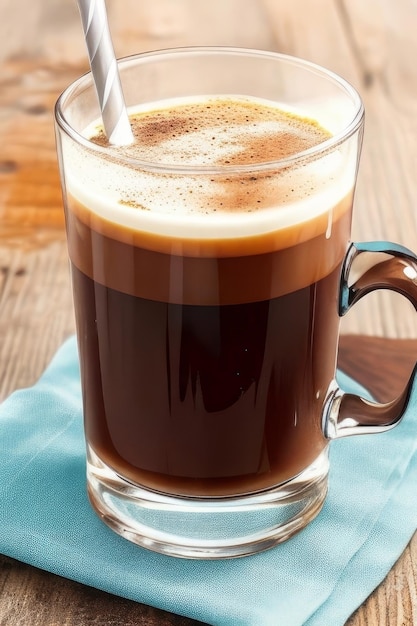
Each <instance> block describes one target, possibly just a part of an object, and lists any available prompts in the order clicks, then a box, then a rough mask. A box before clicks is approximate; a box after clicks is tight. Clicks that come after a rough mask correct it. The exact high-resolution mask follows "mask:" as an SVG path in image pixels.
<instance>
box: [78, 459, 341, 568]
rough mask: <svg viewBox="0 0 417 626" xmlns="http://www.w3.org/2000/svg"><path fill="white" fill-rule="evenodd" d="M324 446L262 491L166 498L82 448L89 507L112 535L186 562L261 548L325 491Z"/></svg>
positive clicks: (304, 519) (293, 528)
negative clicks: (306, 463)
mask: <svg viewBox="0 0 417 626" xmlns="http://www.w3.org/2000/svg"><path fill="white" fill-rule="evenodd" d="M328 469H329V463H328V454H327V449H326V450H324V451H323V452H322V454H321V455H320V456H319V457H318V458H317V459H316V460H315V462H314V463H312V464H311V465H310V466H309V467H308V468H307V469H305V470H304V471H303V472H302V473H301V474H299V475H298V476H296V477H295V478H293V479H292V480H289V481H287V482H285V483H283V484H281V485H278V486H276V487H274V488H271V489H269V490H264V491H260V492H257V493H251V494H248V495H243V496H241V495H239V496H233V497H219V498H200V499H199V498H194V497H192V498H191V497H188V498H187V497H179V496H170V495H166V494H163V493H158V492H155V491H152V490H150V489H146V488H143V487H139V486H138V485H135V484H133V483H131V482H128V481H126V480H124V479H123V478H121V477H120V476H119V475H118V474H116V473H115V472H114V471H113V470H112V469H111V468H109V467H108V466H106V465H105V464H104V463H103V462H102V461H101V459H99V457H98V456H97V455H96V454H95V452H94V451H93V450H92V449H91V448H89V449H88V462H87V484H88V494H89V498H90V501H91V504H92V506H93V508H94V509H95V510H96V511H97V513H98V514H99V516H100V517H101V518H102V519H103V521H104V522H105V523H106V524H107V525H108V526H110V528H112V529H113V530H114V531H115V532H117V533H118V534H120V535H122V536H123V537H125V538H126V539H128V540H129V541H132V542H133V543H136V544H138V545H140V546H142V547H144V548H148V549H149V550H153V551H156V552H160V553H162V554H167V555H171V556H177V557H183V558H191V559H221V558H231V557H239V556H246V555H249V554H255V553H257V552H261V551H263V550H267V549H268V548H271V547H273V546H275V545H276V544H278V543H281V542H282V541H286V540H287V539H289V538H290V537H291V536H292V535H294V534H295V533H297V532H298V531H300V530H301V529H302V528H304V527H305V526H306V525H307V524H308V523H309V522H310V521H311V520H313V519H314V518H315V517H316V515H317V514H318V513H319V511H320V509H321V508H322V506H323V503H324V499H325V497H326V493H327V476H328Z"/></svg>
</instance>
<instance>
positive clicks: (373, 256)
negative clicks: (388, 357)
mask: <svg viewBox="0 0 417 626" xmlns="http://www.w3.org/2000/svg"><path fill="white" fill-rule="evenodd" d="M376 289H390V290H391V291H396V292H398V293H401V294H402V295H403V296H405V297H406V298H408V300H410V302H411V303H412V305H413V306H414V308H415V309H416V311H417V256H416V255H415V254H414V253H413V252H411V251H410V250H408V249H407V248H404V247H403V246H400V245H398V244H395V243H390V242H388V241H373V242H366V243H353V244H351V246H350V248H349V250H348V252H347V255H346V258H345V262H344V265H343V270H342V276H341V285H340V299H339V314H340V315H341V316H342V315H345V313H347V311H348V310H349V309H350V307H351V306H353V305H354V304H355V303H356V302H357V301H358V300H360V298H362V297H363V296H365V295H366V294H367V293H370V292H371V291H375V290H376ZM416 376H417V364H416V366H415V367H414V370H413V373H412V375H411V377H410V380H409V381H408V383H407V385H406V387H405V389H404V391H403V392H402V393H401V394H400V395H399V396H398V398H396V399H395V400H392V401H391V402H387V403H386V404H379V403H377V402H371V401H369V400H366V399H365V398H361V397H360V396H357V395H355V394H352V393H346V392H344V391H343V390H342V389H340V387H339V386H338V385H337V383H336V382H333V383H332V385H331V387H330V389H329V393H328V396H327V399H326V403H325V406H324V410H323V432H324V434H325V436H326V437H327V438H328V439H336V438H339V437H345V436H347V435H359V434H368V433H378V432H384V431H386V430H389V429H391V428H393V427H394V426H395V425H396V424H398V422H399V421H400V420H401V418H402V417H403V415H404V413H405V411H406V409H407V406H408V402H409V398H410V394H411V390H412V387H413V384H414V380H415V378H416Z"/></svg>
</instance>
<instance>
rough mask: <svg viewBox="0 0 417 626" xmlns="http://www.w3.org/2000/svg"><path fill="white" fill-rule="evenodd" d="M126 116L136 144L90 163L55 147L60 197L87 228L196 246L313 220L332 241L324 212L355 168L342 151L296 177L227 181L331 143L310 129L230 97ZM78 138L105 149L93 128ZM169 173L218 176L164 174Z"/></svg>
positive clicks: (286, 173) (280, 173) (345, 191)
mask: <svg viewBox="0 0 417 626" xmlns="http://www.w3.org/2000/svg"><path fill="white" fill-rule="evenodd" d="M130 116H131V120H132V123H133V129H134V134H135V137H136V142H135V144H134V145H132V146H130V147H127V148H126V147H125V148H123V149H122V148H115V147H112V146H106V149H105V150H106V151H105V153H104V154H101V153H100V152H98V154H97V156H94V158H93V157H92V154H91V152H89V151H87V150H85V149H84V148H81V147H79V146H76V145H74V144H72V143H68V144H67V145H65V146H64V158H65V160H66V163H65V169H66V178H67V180H66V182H67V190H68V192H69V193H70V194H71V195H72V196H73V197H74V198H75V199H76V200H77V201H78V203H79V204H80V205H82V206H84V207H86V209H87V210H88V211H89V212H90V213H91V216H92V219H93V220H94V219H95V220H96V221H97V219H103V220H105V221H106V222H108V223H110V224H114V225H118V226H119V227H122V228H124V229H129V230H131V231H134V232H135V231H141V232H143V231H145V232H148V233H152V234H154V235H161V236H166V237H178V238H181V239H183V240H184V239H193V240H199V241H202V242H203V245H204V242H207V241H208V240H211V239H216V240H219V239H222V238H224V239H230V238H235V239H236V238H239V237H247V236H254V235H255V236H259V235H262V234H264V233H270V232H276V231H278V230H280V229H285V228H288V227H293V226H297V225H299V224H300V223H303V222H308V221H310V220H312V219H314V218H316V217H322V218H323V219H322V220H320V222H322V224H323V225H322V226H320V228H323V229H324V230H323V232H327V236H328V237H330V236H331V223H332V220H333V217H332V210H333V208H334V207H335V206H336V205H338V204H340V201H341V200H342V199H343V198H344V197H345V196H347V195H349V192H350V191H351V188H352V186H353V180H354V169H355V166H356V163H355V162H352V161H354V160H353V159H347V157H346V155H344V154H343V153H342V152H341V151H339V150H335V151H333V152H328V153H326V154H325V155H324V156H322V157H320V158H316V159H315V160H313V161H305V162H304V163H303V164H302V165H298V166H297V167H287V168H285V169H278V168H276V167H275V168H274V167H271V168H268V169H266V170H265V171H256V172H254V171H248V170H246V171H245V172H242V171H240V172H239V173H235V172H234V171H233V166H242V165H243V166H248V165H250V164H252V163H255V164H259V163H268V162H271V161H276V160H279V159H282V158H285V157H289V156H291V155H293V154H296V153H299V152H300V151H301V152H302V151H304V150H306V149H308V148H311V147H312V146H315V145H317V144H319V143H322V142H323V141H326V140H327V139H328V138H329V137H330V134H329V133H328V132H327V131H326V130H325V129H323V128H322V127H321V126H319V125H318V123H317V122H315V121H314V120H309V119H305V118H302V117H299V116H297V115H296V114H295V113H292V112H289V111H284V110H282V109H280V108H278V107H277V106H276V105H274V104H273V103H270V102H265V101H258V100H255V99H253V100H252V99H248V98H237V97H221V98H220V97H219V98H216V99H213V98H201V99H199V100H196V101H193V102H190V101H189V100H179V101H168V102H165V103H153V104H152V105H149V107H148V108H147V109H145V108H144V107H142V108H141V109H136V110H135V111H130ZM84 134H85V136H86V137H88V138H90V139H91V138H93V140H94V141H95V142H96V143H99V144H102V145H104V144H105V143H106V142H105V139H104V136H103V134H102V132H101V133H100V130H99V129H98V127H97V124H92V125H90V126H89V127H88V128H87V129H86V130H85V133H84ZM145 162H148V165H146V163H145ZM149 163H151V164H152V165H149ZM170 164H175V165H177V166H183V167H184V168H186V167H190V166H197V167H200V168H201V166H203V167H207V166H211V167H213V168H219V167H220V166H221V167H222V170H221V172H218V171H216V173H213V172H211V173H207V171H202V170H200V171H195V172H193V173H190V172H189V171H187V170H184V171H183V172H180V171H176V172H175V173H174V172H172V171H169V168H168V167H167V168H166V169H165V170H164V167H165V166H169V165H170ZM81 217H82V216H81ZM82 219H83V218H82ZM115 236H118V235H117V234H116V235H115ZM306 236H307V237H309V236H310V235H306Z"/></svg>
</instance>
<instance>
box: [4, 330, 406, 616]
mask: <svg viewBox="0 0 417 626" xmlns="http://www.w3.org/2000/svg"><path fill="white" fill-rule="evenodd" d="M339 381H340V384H341V385H342V386H343V388H344V389H346V390H348V391H353V392H360V393H362V394H365V393H366V392H365V391H364V390H363V389H362V388H360V387H359V386H358V385H357V384H356V383H355V382H354V381H352V380H351V379H349V378H347V377H346V376H345V375H343V374H342V373H339ZM416 403H417V390H416V389H414V390H413V394H412V398H411V403H410V407H409V409H408V411H407V414H406V416H405V418H404V419H403V421H402V422H401V424H400V425H399V426H397V427H396V428H395V429H393V430H392V431H390V432H389V433H385V434H382V435H363V436H361V437H352V438H347V439H342V440H340V441H335V442H332V444H331V447H330V462H331V470H330V487H329V495H328V498H327V500H326V503H325V505H324V508H323V510H322V512H321V514H320V515H319V516H318V517H317V518H316V519H315V520H314V521H313V522H312V523H311V524H310V525H309V526H308V527H307V528H306V529H305V530H303V531H302V532H301V533H299V534H298V535H296V536H295V537H293V538H292V539H290V540H289V541H287V542H286V543H284V544H281V545H279V546H277V547H276V548H274V549H272V550H269V551H267V552H264V553H261V554H257V555H254V556H250V557H245V558H241V559H234V560H220V561H194V560H184V559H176V558H173V557H168V556H164V555H161V554H156V553H152V552H149V551H147V550H145V549H143V548H140V547H138V546H135V545H133V544H131V543H130V542H128V541H126V540H125V539H123V538H122V537H119V536H118V535H116V534H115V533H114V532H112V531H111V530H110V529H109V528H108V527H107V526H106V525H105V524H104V523H103V522H101V520H100V519H99V518H98V517H97V516H96V514H95V513H94V512H93V510H92V509H91V507H90V505H89V502H88V499H87V495H86V487H85V446H84V438H83V425H82V406H81V391H80V380H79V369H78V355H77V348H76V342H75V338H74V337H71V338H70V339H69V340H68V341H67V342H65V344H64V345H63V346H62V347H61V348H60V349H59V351H58V353H57V354H56V356H55V357H54V359H53V361H52V363H51V364H50V366H49V367H48V368H47V370H46V371H45V373H44V374H43V376H42V377H41V378H40V380H39V381H38V382H37V383H36V384H35V385H34V386H33V387H32V388H30V389H25V390H21V391H17V392H15V393H14V394H12V395H11V396H10V398H8V399H7V400H6V401H5V402H3V404H2V405H1V406H0V450H1V455H0V552H2V553H3V554H5V555H8V556H10V557H13V558H15V559H18V560H21V561H24V562H26V563H29V564H31V565H34V566H36V567H39V568H42V569H45V570H48V571H50V572H54V573H55V574H58V575H60V576H64V577H67V578H70V579H73V580H76V581H78V582H81V583H84V584H86V585H90V586H93V587H96V588H98V589H102V590H104V591H107V592H110V593H113V594H117V595H120V596H123V597H126V598H130V599H133V600H136V601H139V602H143V603H145V604H149V605H153V606H157V607H159V608H162V609H165V610H168V611H171V612H173V613H178V614H180V615H184V616H189V617H192V618H194V619H197V620H201V621H203V622H207V623H208V624H212V625H213V626H301V625H304V626H327V625H328V624H331V625H332V626H339V625H340V626H341V625H343V624H344V623H345V621H346V620H347V619H348V617H349V615H350V614H351V613H352V612H353V611H354V610H355V609H356V608H357V607H358V606H359V605H360V604H361V603H362V602H363V601H364V600H365V598H366V597H367V596H368V595H369V594H370V593H371V592H372V590H373V589H374V588H375V587H376V586H377V585H378V584H379V583H380V582H381V581H382V579H383V578H384V576H385V575H386V574H387V572H388V571H389V570H390V568H391V567H392V565H393V564H394V562H395V561H396V559H397V558H398V557H399V555H400V554H401V552H402V551H403V550H404V548H405V546H406V545H407V543H408V541H409V540H410V538H411V536H412V534H413V532H414V530H415V529H416V528H417V498H416V485H417V453H416V449H417V437H416V432H417V425H416V422H417V411H416Z"/></svg>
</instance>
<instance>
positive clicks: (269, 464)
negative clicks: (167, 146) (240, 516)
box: [66, 124, 351, 497]
mask: <svg viewBox="0 0 417 626" xmlns="http://www.w3.org/2000/svg"><path fill="white" fill-rule="evenodd" d="M179 128H180V126H179V125H178V124H177V127H176V130H177V132H178V129H179ZM181 130H182V131H183V132H184V128H183V127H181ZM279 175H280V174H277V176H279ZM298 176H299V177H300V180H302V181H303V185H304V186H305V180H306V177H304V179H303V175H302V173H301V174H300V173H299V174H298ZM269 178H270V177H266V176H263V175H259V174H258V175H257V176H253V175H252V176H251V177H250V178H248V177H247V175H242V176H240V177H238V178H236V180H233V181H229V180H228V179H227V178H226V179H222V180H221V181H220V183H221V184H220V183H219V181H216V185H215V187H214V191H215V193H214V191H213V194H212V196H211V198H212V202H214V201H215V200H214V197H215V196H216V194H218V195H220V191H219V184H220V187H221V186H223V187H224V189H228V184H229V182H231V185H232V186H233V189H234V190H235V192H234V196H233V194H230V193H229V194H228V195H227V193H225V196H227V197H228V200H227V202H228V208H227V210H230V207H231V205H232V204H233V202H236V203H237V204H236V209H237V210H240V207H241V206H242V205H244V206H246V205H245V203H244V202H243V200H242V199H241V198H242V196H241V195H240V196H239V198H240V199H239V198H238V199H237V200H236V189H238V188H239V190H240V189H241V186H245V188H246V191H247V190H248V189H250V193H246V191H245V194H246V196H248V195H249V196H250V198H251V201H252V202H253V198H254V197H255V195H254V194H255V193H257V194H258V196H259V197H260V198H262V204H263V205H265V203H266V199H265V198H266V195H267V193H266V192H268V193H270V184H271V183H270V180H269ZM296 178H297V173H296V175H295V180H293V181H292V184H293V185H294V186H295V185H296ZM307 179H308V180H310V182H311V175H310V174H309V175H308V176H307ZM313 183H314V181H313ZM288 184H289V183H288V182H287V181H284V182H283V185H284V186H288ZM300 188H301V185H300ZM292 191H294V190H292ZM208 193H210V192H208ZM239 193H241V191H239ZM297 193H298V196H299V197H300V196H301V198H303V196H304V191H303V190H302V191H300V192H297ZM296 195H297V194H296ZM313 195H314V194H313ZM232 196H233V197H234V200H233V197H232ZM298 199H299V198H298ZM245 202H246V203H248V200H247V199H246V200H245ZM129 203H130V205H131V206H129V209H130V210H132V211H135V210H136V211H137V210H140V207H138V203H137V201H134V202H133V201H130V200H129V199H126V200H125V201H124V205H126V204H129ZM350 207H351V197H350V194H348V195H347V196H346V197H345V198H342V199H339V200H338V201H337V202H335V203H334V204H333V205H332V206H327V207H326V208H325V210H324V211H316V213H315V214H314V216H313V218H312V219H307V220H304V221H303V222H302V223H301V224H300V223H298V222H297V220H295V221H294V223H292V222H291V217H290V218H288V220H287V222H288V223H287V225H285V226H284V227H282V228H279V229H278V230H274V228H273V222H272V227H271V228H270V229H269V230H267V231H265V232H264V231H262V232H260V233H259V234H255V235H251V236H240V237H238V238H233V237H224V236H220V237H219V238H218V239H216V238H215V237H209V238H206V239H204V238H203V239H201V240H199V239H198V238H197V239H196V238H193V237H187V238H185V239H182V238H181V237H180V236H177V235H176V234H175V233H174V234H172V235H171V236H169V235H164V234H163V235H161V234H159V233H152V232H144V231H141V230H140V229H139V230H134V229H130V228H128V227H127V226H121V225H116V224H114V223H112V222H111V221H109V220H106V219H104V218H102V217H101V216H99V215H97V213H95V212H94V211H93V212H92V211H91V209H90V208H89V207H87V206H85V205H83V204H82V203H80V202H79V201H78V200H76V199H75V198H74V197H72V196H71V195H69V199H68V205H67V207H66V210H67V229H68V243H69V252H70V257H71V261H72V276H73V287H74V296H75V307H76V321H77V328H78V338H79V347H80V356H81V364H82V384H83V388H84V411H85V427H86V436H87V441H88V443H89V445H90V446H91V447H92V449H93V450H94V452H95V453H96V454H97V455H98V457H99V458H100V459H101V460H102V461H103V462H104V463H105V464H107V465H108V466H110V467H111V468H113V469H114V470H115V471H116V472H118V473H120V474H121V475H122V476H124V477H125V478H127V479H129V480H131V481H132V482H134V483H136V484H140V485H144V486H146V487H150V488H152V489H156V490H159V491H163V492H167V493H175V494H184V495H199V496H200V497H201V496H205V495H206V496H216V495H219V496H222V495H232V494H241V493H247V492H252V491H255V490H259V489H266V488H269V487H271V486H272V485H274V484H279V483H282V482H283V481H285V480H288V479H289V478H291V477H293V476H295V475H296V474H298V473H300V472H301V471H302V470H303V469H304V468H306V467H307V466H308V465H309V464H311V463H312V462H313V461H314V460H315V459H316V458H317V457H318V455H319V454H320V452H321V451H322V450H323V449H324V447H325V445H326V442H325V440H324V438H323V435H322V431H321V408H322V404H323V399H324V398H325V396H326V392H327V389H328V385H329V382H330V381H331V380H332V378H333V375H334V370H335V359H336V345H337V334H338V325H339V320H338V312H337V295H338V281H339V276H340V265H341V263H342V259H343V256H344V253H345V247H346V241H347V240H348V237H349V230H350ZM219 210H220V205H219ZM242 219H243V218H242ZM255 221H256V220H255Z"/></svg>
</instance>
